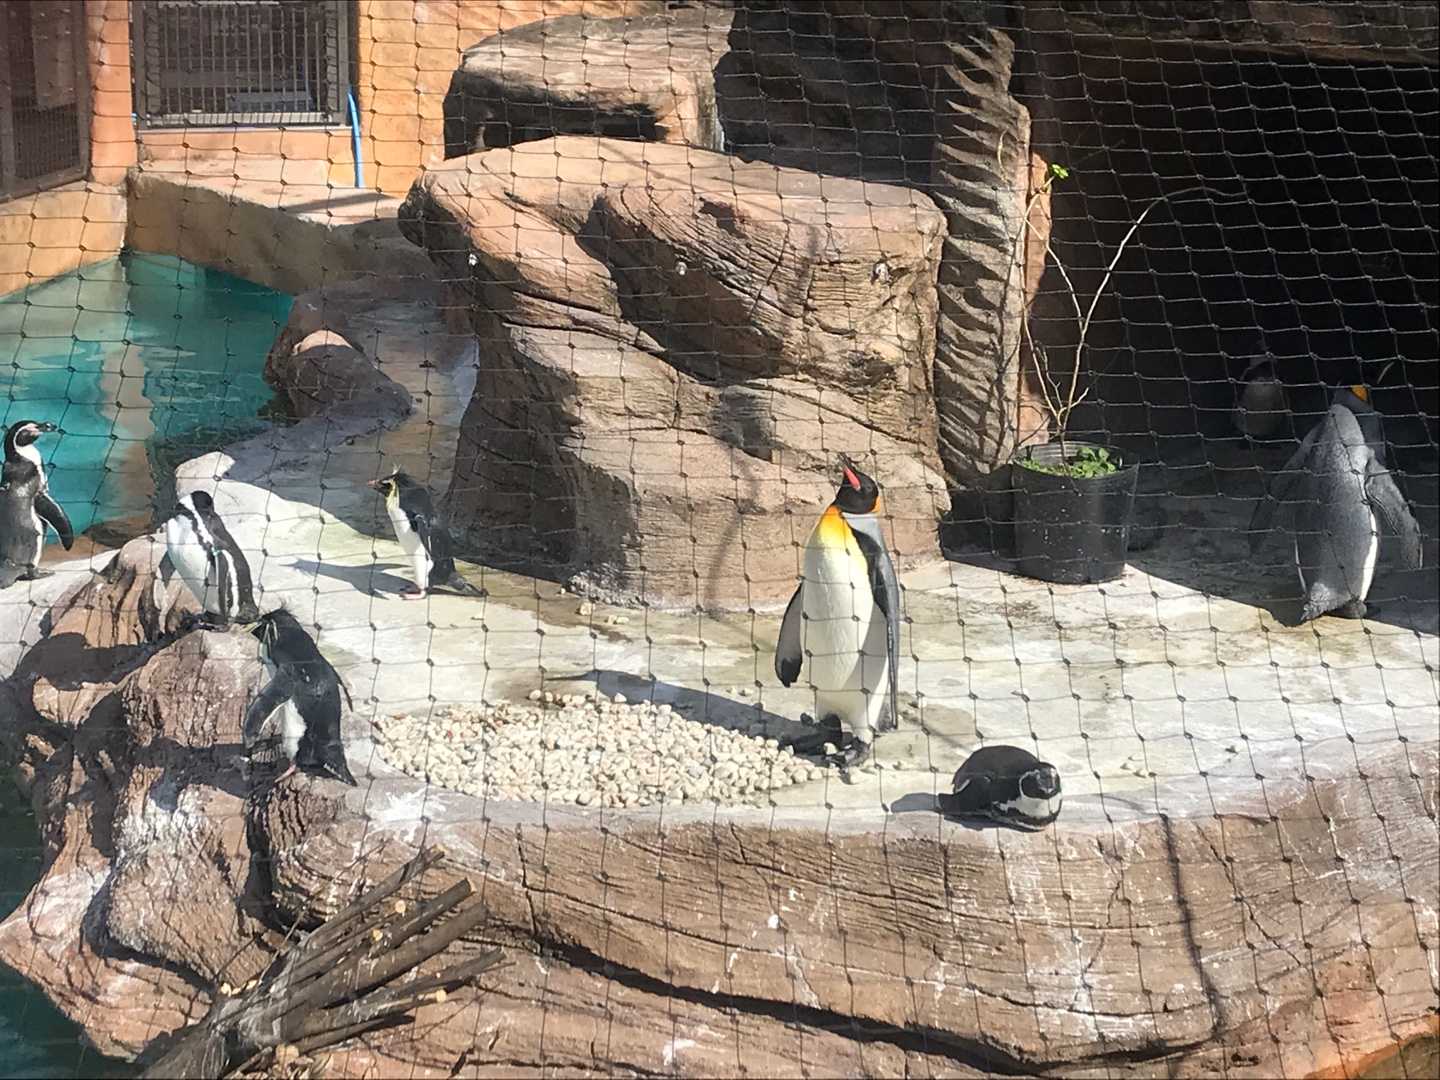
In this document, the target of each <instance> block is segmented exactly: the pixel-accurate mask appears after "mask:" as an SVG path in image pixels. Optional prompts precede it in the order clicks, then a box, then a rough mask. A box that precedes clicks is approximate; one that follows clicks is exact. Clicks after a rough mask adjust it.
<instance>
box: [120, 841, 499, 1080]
mask: <svg viewBox="0 0 1440 1080" xmlns="http://www.w3.org/2000/svg"><path fill="white" fill-rule="evenodd" d="M444 857H445V853H444V850H443V849H441V848H438V847H430V848H425V849H424V850H422V851H421V852H420V854H418V855H417V856H415V858H414V859H412V860H410V862H408V863H406V864H405V865H404V866H402V867H401V868H400V869H399V870H397V871H395V873H393V874H391V875H390V876H389V877H387V878H386V879H385V880H383V881H381V882H379V883H378V884H376V885H375V886H374V887H372V888H371V889H370V890H369V891H367V892H366V893H364V894H363V895H362V896H360V897H359V898H358V899H356V900H355V901H353V902H352V903H350V904H347V905H346V906H345V907H343V908H341V909H340V910H339V911H337V912H336V913H335V915H334V916H332V917H331V918H330V919H329V920H328V921H326V922H325V923H324V924H322V925H321V926H320V927H319V928H317V929H316V930H315V931H313V932H312V933H311V934H310V935H309V936H308V937H306V938H305V939H304V940H303V941H301V942H300V943H299V944H297V945H296V946H295V947H294V948H292V949H290V950H289V951H288V952H287V953H286V954H285V955H284V956H283V957H282V958H281V959H279V960H277V961H276V963H275V964H274V965H273V966H272V967H271V969H270V970H269V971H268V972H266V973H265V974H264V975H262V976H261V977H260V978H259V979H257V980H255V981H254V982H252V983H251V984H250V985H248V986H246V987H244V988H242V989H241V990H239V991H237V992H234V993H229V992H227V991H228V987H222V988H221V991H220V993H219V994H218V995H217V997H216V1001H215V1004H214V1005H213V1006H212V1007H211V1009H210V1012H209V1013H208V1014H207V1015H206V1017H205V1019H203V1020H202V1021H200V1023H198V1024H193V1025H191V1026H190V1027H187V1028H185V1029H183V1030H181V1031H179V1032H176V1033H175V1034H174V1035H173V1036H172V1037H170V1038H168V1039H166V1040H165V1041H164V1045H163V1046H160V1047H157V1048H156V1049H155V1051H154V1053H153V1054H147V1055H146V1056H147V1057H149V1058H150V1061H149V1062H148V1064H147V1066H146V1069H145V1072H144V1073H143V1074H142V1076H144V1077H147V1078H152V1077H154V1078H158V1077H167V1078H175V1080H216V1078H218V1077H222V1076H228V1075H231V1074H233V1073H236V1072H240V1071H242V1070H249V1069H254V1068H256V1067H257V1066H263V1065H264V1064H265V1062H266V1059H267V1058H274V1059H277V1060H283V1059H285V1058H293V1057H295V1056H297V1055H303V1054H313V1053H315V1052H316V1051H319V1050H323V1049H324V1048H325V1047H328V1046H334V1045H336V1044H337V1043H341V1042H344V1041H345V1040H346V1039H350V1038H353V1037H355V1036H357V1035H361V1034H364V1033H366V1032H370V1031H375V1030H378V1029H380V1028H385V1027H392V1026H394V1025H397V1024H403V1023H406V1022H408V1020H409V1019H410V1015H411V1013H412V1012H413V1011H414V1010H415V1009H417V1008H418V1007H419V1006H421V1005H422V1004H425V1003H427V1002H431V1001H443V1000H444V998H445V996H446V995H447V994H449V993H451V992H453V991H454V990H456V989H458V988H459V987H461V986H464V985H466V984H468V983H471V982H473V981H474V980H475V979H478V978H479V977H480V976H481V975H482V974H484V973H485V972H486V971H489V970H490V969H491V968H493V967H495V966H496V965H497V964H499V962H500V950H498V949H491V950H488V951H486V952H485V953H483V954H481V955H480V956H478V957H475V958H474V959H471V960H467V961H465V962H464V963H460V964H455V965H453V966H451V967H448V968H445V969H444V970H442V971H441V972H439V973H438V974H435V975H429V976H425V977H422V978H413V979H410V980H408V981H403V980H402V977H403V976H405V975H406V974H407V973H409V972H411V971H414V970H415V969H416V968H418V967H419V966H420V965H421V964H423V963H425V962H426V961H427V960H429V959H430V958H431V957H433V956H436V955H438V954H439V953H441V952H443V951H444V950H445V949H447V948H449V947H450V946H451V945H452V944H454V943H455V942H456V941H458V940H459V939H460V938H461V937H462V936H463V935H464V934H466V933H467V932H468V931H470V930H473V929H474V928H475V927H476V926H477V925H479V923H480V922H481V921H482V920H483V918H484V916H485V907H484V905H483V904H481V903H478V902H477V903H474V904H471V905H470V906H468V907H465V908H464V909H463V910H457V909H458V908H459V905H461V904H463V903H464V901H465V900H467V899H468V898H469V897H470V895H471V893H472V892H473V891H474V886H473V885H472V884H471V883H470V881H469V879H468V878H462V879H461V880H459V881H457V882H455V884H453V885H451V886H450V887H449V888H448V889H446V890H445V891H444V892H442V893H441V894H440V895H439V896H437V897H435V898H434V899H433V900H429V901H426V902H424V903H420V904H415V903H412V902H407V901H405V900H400V899H392V897H394V895H395V894H396V893H397V892H399V891H400V890H401V889H402V888H403V887H404V886H406V885H407V884H409V883H411V882H414V881H417V880H419V878H420V877H421V876H422V875H423V874H424V873H425V872H426V871H427V870H429V869H431V868H433V867H435V866H437V865H438V864H439V863H440V862H441V861H443V859H444ZM447 913H451V914H450V915H449V918H443V917H444V916H446V914H447ZM442 918H443V921H442Z"/></svg>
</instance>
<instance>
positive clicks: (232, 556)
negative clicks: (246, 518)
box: [160, 491, 260, 629]
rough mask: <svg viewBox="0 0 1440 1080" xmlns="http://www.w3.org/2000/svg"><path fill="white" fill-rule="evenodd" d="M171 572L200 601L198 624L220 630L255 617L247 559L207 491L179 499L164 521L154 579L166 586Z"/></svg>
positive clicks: (257, 613)
mask: <svg viewBox="0 0 1440 1080" xmlns="http://www.w3.org/2000/svg"><path fill="white" fill-rule="evenodd" d="M177 573H178V574H179V575H180V580H181V581H183V582H184V583H185V585H186V587H187V588H188V589H189V590H190V592H191V593H193V594H194V596H195V599H196V600H198V601H199V602H200V609H201V611H203V612H204V614H203V615H202V616H201V618H200V621H201V622H202V623H203V624H208V625H211V626H214V627H217V628H220V629H224V628H226V627H228V626H229V625H230V623H231V622H232V621H236V622H240V623H253V622H254V621H255V620H256V619H258V618H259V617H260V611H259V609H258V608H257V607H256V606H255V590H254V586H253V584H252V579H251V577H250V563H249V562H248V561H247V560H246V558H245V553H244V552H243V551H241V550H240V545H239V544H237V543H235V538H234V537H233V536H231V535H230V530H229V529H227V528H226V527H225V522H224V521H222V520H221V519H220V515H219V513H217V512H216V510H215V500H214V499H213V498H211V496H210V493H209V492H208V491H192V492H191V493H190V494H189V495H186V496H184V497H183V498H181V499H180V500H179V502H178V503H177V505H176V508H175V514H174V516H172V517H171V518H170V520H168V521H167V522H165V555H164V556H163V557H162V558H161V560H160V584H161V585H162V586H168V585H169V584H170V579H171V578H172V577H173V576H174V575H175V574H177Z"/></svg>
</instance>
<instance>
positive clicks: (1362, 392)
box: [1350, 383, 1370, 405]
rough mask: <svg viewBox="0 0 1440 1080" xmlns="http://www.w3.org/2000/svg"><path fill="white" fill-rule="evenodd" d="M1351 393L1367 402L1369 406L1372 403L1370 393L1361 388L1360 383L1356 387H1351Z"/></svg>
mask: <svg viewBox="0 0 1440 1080" xmlns="http://www.w3.org/2000/svg"><path fill="white" fill-rule="evenodd" d="M1350 392H1351V393H1352V394H1354V395H1355V396H1356V397H1358V398H1359V399H1360V400H1361V401H1363V402H1365V403H1366V404H1367V405H1368V404H1369V403H1370V391H1369V390H1368V389H1366V388H1365V387H1363V386H1361V385H1360V384H1359V383H1356V384H1355V385H1354V386H1352V387H1350Z"/></svg>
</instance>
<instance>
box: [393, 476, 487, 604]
mask: <svg viewBox="0 0 1440 1080" xmlns="http://www.w3.org/2000/svg"><path fill="white" fill-rule="evenodd" d="M370 486H371V487H372V488H374V489H375V490H376V491H378V492H380V493H381V494H382V495H384V496H385V512H386V513H387V514H388V515H389V516H390V524H391V525H392V526H394V529H395V538H396V539H397V540H399V541H400V546H401V548H403V549H404V551H405V554H407V555H409V556H410V560H411V565H412V566H413V568H414V572H415V585H414V587H413V588H410V589H407V590H406V591H405V592H404V593H403V594H402V596H403V597H404V599H406V600H423V599H424V598H425V597H426V595H427V594H428V593H429V591H430V590H431V589H437V588H448V589H451V590H453V591H455V592H457V593H460V594H462V595H464V596H484V595H485V591H484V590H483V589H477V588H476V587H475V586H474V585H471V584H470V582H468V581H466V580H465V579H464V578H463V577H461V576H460V573H459V571H457V570H456V569H455V557H454V555H453V554H451V552H452V551H453V545H452V543H451V540H450V533H449V531H448V530H447V529H446V528H445V524H444V522H442V521H440V519H439V518H438V517H436V515H435V505H434V503H433V502H431V500H430V492H429V491H427V490H426V489H425V488H424V487H423V486H422V485H421V484H418V483H416V482H415V480H413V479H412V478H411V477H410V475H409V474H408V473H406V472H403V471H402V470H400V469H396V470H395V471H394V472H392V473H391V474H390V475H389V476H383V477H381V478H380V479H379V480H372V481H371V482H370Z"/></svg>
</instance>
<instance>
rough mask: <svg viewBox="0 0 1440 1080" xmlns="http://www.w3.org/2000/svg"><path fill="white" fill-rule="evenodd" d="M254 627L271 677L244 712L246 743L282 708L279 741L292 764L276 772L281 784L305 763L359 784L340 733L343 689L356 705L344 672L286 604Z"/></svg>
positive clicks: (311, 770) (315, 770) (318, 773)
mask: <svg viewBox="0 0 1440 1080" xmlns="http://www.w3.org/2000/svg"><path fill="white" fill-rule="evenodd" d="M250 633H251V634H253V635H254V636H255V640H256V641H258V642H259V643H260V660H261V662H262V663H263V664H264V665H265V670H266V671H267V672H268V673H269V675H270V682H269V684H268V685H266V687H265V689H264V690H262V691H261V692H260V695H259V696H258V697H257V698H256V699H255V700H254V701H252V702H251V703H250V708H249V709H248V710H247V711H246V713H245V729H244V730H245V744H246V746H247V747H248V746H251V745H253V744H254V743H255V741H256V740H257V739H258V737H259V735H260V731H261V729H262V728H263V727H264V725H265V721H266V720H268V719H270V717H271V716H272V715H274V714H275V713H276V712H277V711H278V712H279V714H280V716H279V721H280V724H279V726H280V745H281V748H282V749H283V750H284V751H285V756H286V757H287V758H289V759H290V767H289V768H288V769H286V770H285V771H284V772H283V773H281V774H280V775H279V776H278V777H276V779H275V782H276V783H277V784H278V783H279V782H280V781H281V780H284V779H285V778H286V777H287V776H289V775H290V774H291V773H293V772H294V771H295V770H296V769H301V770H303V771H304V772H308V773H311V774H313V775H315V776H328V777H330V778H332V779H334V780H339V781H340V782H341V783H343V784H349V785H350V786H351V787H355V786H356V783H355V778H354V777H353V776H351V775H350V767H349V765H348V764H347V763H346V761H345V744H344V742H343V741H342V740H341V738H340V695H341V693H342V692H343V693H344V695H345V703H346V705H348V706H349V708H350V710H351V711H352V712H353V711H354V709H355V706H354V704H353V703H352V702H351V701H350V691H349V690H348V689H346V687H345V684H344V682H342V681H341V679H340V675H339V673H338V672H337V671H336V670H335V669H334V668H333V667H331V666H330V661H328V660H326V659H325V657H324V656H323V655H322V654H321V652H320V650H319V648H317V647H316V645H315V639H314V638H312V637H311V636H310V635H309V634H307V633H306V632H305V629H304V627H302V626H301V625H300V623H299V622H298V621H297V620H296V618H295V616H294V615H291V614H290V612H288V611H286V610H285V609H284V608H277V609H276V610H275V611H271V612H268V613H267V614H265V615H262V616H261V617H260V621H259V622H258V623H257V624H256V625H255V627H254V628H253V629H251V631H250Z"/></svg>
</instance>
